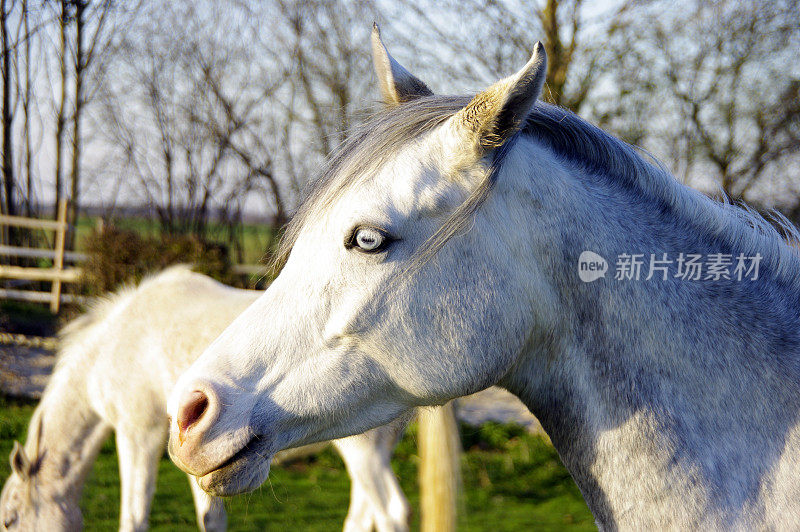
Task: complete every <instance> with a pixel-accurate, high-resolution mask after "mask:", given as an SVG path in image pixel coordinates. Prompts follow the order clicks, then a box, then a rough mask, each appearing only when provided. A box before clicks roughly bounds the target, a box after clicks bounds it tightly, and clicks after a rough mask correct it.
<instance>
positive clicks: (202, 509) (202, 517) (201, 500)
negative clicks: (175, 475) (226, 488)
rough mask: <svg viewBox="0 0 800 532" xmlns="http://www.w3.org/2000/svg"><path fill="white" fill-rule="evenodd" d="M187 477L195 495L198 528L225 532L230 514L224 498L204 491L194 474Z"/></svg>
mask: <svg viewBox="0 0 800 532" xmlns="http://www.w3.org/2000/svg"><path fill="white" fill-rule="evenodd" d="M187 477H189V486H191V488H192V497H194V509H195V513H196V514H197V526H198V528H199V529H200V530H202V532H223V531H224V530H225V529H226V528H227V527H228V514H226V513H225V505H224V504H223V503H222V499H220V498H219V497H214V496H212V495H209V494H208V493H206V492H205V491H203V489H202V488H201V487H200V485H199V484H198V483H197V480H196V479H195V478H194V477H193V476H191V475H187Z"/></svg>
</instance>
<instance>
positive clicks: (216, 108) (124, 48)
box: [104, 1, 287, 235]
mask: <svg viewBox="0 0 800 532" xmlns="http://www.w3.org/2000/svg"><path fill="white" fill-rule="evenodd" d="M194 5H195V3H194V2H189V1H184V2H174V3H172V4H171V5H170V6H169V7H166V6H163V5H161V4H156V3H153V4H147V5H145V7H144V13H143V16H140V17H138V21H137V27H135V28H131V31H129V32H128V33H127V34H126V35H123V36H122V38H121V39H120V42H119V43H117V44H116V51H115V54H116V59H115V61H116V62H115V65H114V66H115V77H114V80H113V81H112V82H111V85H110V86H109V87H108V90H107V93H106V94H105V97H104V102H105V112H104V129H105V133H106V135H107V137H108V139H109V140H110V144H111V145H112V146H114V147H116V149H117V155H118V166H119V171H120V173H121V175H125V176H132V177H135V180H136V185H135V186H134V187H132V188H133V189H134V190H135V191H136V192H137V193H138V194H140V195H141V196H142V197H143V198H144V199H145V200H146V201H147V202H148V203H149V204H150V205H151V206H152V207H153V209H154V210H155V212H156V214H157V216H158V218H159V220H160V222H161V225H162V227H163V228H164V230H166V231H169V232H195V233H197V234H199V235H207V234H208V232H209V229H210V228H209V224H208V221H209V218H210V216H211V214H212V212H213V211H215V210H222V216H221V218H222V219H224V220H227V221H230V222H231V223H238V222H237V220H238V221H240V219H241V211H242V204H243V203H244V201H245V200H246V198H247V196H248V195H249V194H250V193H251V192H253V191H257V190H267V191H269V195H270V198H271V200H272V204H273V207H274V209H275V213H276V217H277V218H278V219H279V221H281V222H282V221H285V219H286V216H287V208H286V204H285V201H284V199H283V191H282V189H281V188H282V187H281V185H280V183H279V180H278V179H277V177H276V175H275V173H274V169H273V159H272V155H271V151H270V147H269V145H268V143H267V142H265V141H264V140H263V139H264V138H269V137H270V134H269V132H267V131H264V123H265V122H266V120H267V119H266V117H265V112H266V111H267V110H268V109H269V107H270V105H269V102H270V98H272V96H273V94H274V92H275V90H276V89H277V88H278V87H279V86H280V85H281V84H282V83H283V76H277V75H275V76H269V75H268V74H267V73H265V72H264V71H263V70H262V69H261V67H259V60H258V58H257V54H256V52H255V51H254V49H253V47H252V45H251V44H252V42H253V35H254V34H255V33H257V31H258V29H259V27H258V25H257V21H254V20H252V13H251V12H250V11H249V9H248V6H246V5H239V6H237V7H236V8H235V9H232V8H229V7H230V6H228V9H224V8H222V7H219V6H215V5H213V4H209V5H208V6H206V7H208V8H209V9H208V10H203V11H195V10H194ZM222 10H224V11H225V12H226V16H228V17H234V18H236V19H237V20H239V21H240V22H242V25H241V26H239V32H238V33H236V34H232V33H231V32H227V31H224V30H223V31H219V28H217V27H216V25H215V24H214V23H213V20H215V19H216V20H219V18H221V11H222ZM156 11H157V12H158V16H152V17H148V16H147V14H148V13H153V12H156ZM178 19H179V20H181V21H182V28H181V29H179V30H176V28H175V26H174V24H173V21H174V20H178ZM270 77H272V80H270V79H269V78H270ZM228 229H229V233H233V232H235V231H233V230H232V229H231V228H230V227H229V228H228Z"/></svg>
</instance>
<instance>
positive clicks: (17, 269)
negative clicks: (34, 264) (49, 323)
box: [0, 199, 80, 313]
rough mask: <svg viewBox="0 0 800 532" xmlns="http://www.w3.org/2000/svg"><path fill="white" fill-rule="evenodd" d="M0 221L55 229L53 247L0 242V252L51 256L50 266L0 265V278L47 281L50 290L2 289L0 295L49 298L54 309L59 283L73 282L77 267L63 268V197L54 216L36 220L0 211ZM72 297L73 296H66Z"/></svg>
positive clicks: (60, 299) (17, 297) (64, 228)
mask: <svg viewBox="0 0 800 532" xmlns="http://www.w3.org/2000/svg"><path fill="white" fill-rule="evenodd" d="M0 225H6V226H11V227H24V228H28V229H44V230H46V231H55V239H54V240H55V245H54V247H53V249H27V248H19V247H17V246H6V245H4V246H2V248H3V252H2V253H1V254H2V255H5V256H17V257H27V258H52V260H53V267H52V268H26V267H22V266H6V265H0V278H6V279H24V280H28V281H50V282H51V289H50V292H37V291H32V290H11V289H2V291H0V295H2V296H4V297H6V298H9V299H21V300H24V301H41V302H47V301H49V302H50V310H51V311H52V312H53V313H56V312H58V308H59V306H60V305H61V301H62V300H66V299H68V298H65V297H64V295H62V294H61V283H74V282H76V281H77V280H78V278H79V277H80V270H78V269H77V268H64V258H65V253H66V252H65V250H64V243H65V239H66V234H67V229H68V228H69V226H68V225H67V201H66V200H63V199H62V200H61V201H59V202H58V216H57V217H56V219H55V220H40V219H38V218H25V217H23V216H9V215H6V214H3V215H0ZM69 299H74V298H69Z"/></svg>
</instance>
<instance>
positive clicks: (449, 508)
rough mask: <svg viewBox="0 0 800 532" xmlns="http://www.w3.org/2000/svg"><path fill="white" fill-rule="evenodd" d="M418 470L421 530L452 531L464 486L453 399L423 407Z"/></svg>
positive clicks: (420, 421)
mask: <svg viewBox="0 0 800 532" xmlns="http://www.w3.org/2000/svg"><path fill="white" fill-rule="evenodd" d="M419 454H420V459H421V464H420V470H419V484H420V508H421V510H420V511H421V516H420V517H421V521H422V526H421V530H422V532H452V531H454V530H455V529H456V507H457V503H458V493H459V491H460V489H459V488H460V486H461V441H460V438H459V434H458V425H457V423H456V418H455V414H454V413H453V403H452V402H450V403H447V404H446V405H444V406H442V407H437V408H425V409H420V413H419Z"/></svg>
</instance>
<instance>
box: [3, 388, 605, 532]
mask: <svg viewBox="0 0 800 532" xmlns="http://www.w3.org/2000/svg"><path fill="white" fill-rule="evenodd" d="M34 404H35V403H33V402H29V401H18V400H11V399H3V398H2V396H0V454H2V456H3V457H6V456H8V454H9V453H10V451H11V447H12V443H13V440H14V439H15V438H19V437H20V436H21V435H23V434H24V433H25V431H26V428H27V423H28V419H29V418H30V415H31V413H32V411H33V406H34ZM462 441H463V443H464V446H465V449H466V453H465V454H464V457H463V461H462V474H463V478H464V491H463V493H462V497H461V503H460V508H459V530H464V531H476V532H477V531H491V532H502V531H513V532H517V531H519V530H530V529H536V530H545V531H547V530H553V531H555V530H595V528H594V522H593V519H592V516H591V514H590V513H589V510H588V509H587V507H586V504H585V503H584V502H583V499H582V498H581V495H580V493H579V492H578V489H577V487H576V486H575V484H574V483H573V482H572V479H571V478H570V477H569V475H568V474H567V472H566V470H565V469H564V467H563V466H562V465H561V462H560V461H559V459H558V456H557V455H556V452H555V450H553V448H552V446H551V445H550V444H549V443H548V442H547V441H546V440H544V439H543V438H541V437H538V436H531V435H529V434H527V433H525V432H524V431H523V430H522V429H521V428H519V427H517V426H514V425H499V424H493V423H488V424H486V425H484V426H483V427H480V428H469V427H464V428H463V430H462ZM416 452H417V450H416V440H415V434H414V427H413V426H412V427H411V428H410V429H409V431H408V432H407V434H406V436H405V437H404V439H403V441H402V442H401V443H400V446H399V447H398V449H397V452H396V453H395V458H394V461H393V465H394V468H395V471H396V472H397V474H398V476H399V477H400V481H401V484H402V486H403V490H404V491H405V493H406V495H407V496H408V498H409V501H410V502H411V504H412V506H413V507H414V521H413V523H412V529H414V530H418V529H419V511H418V488H417V483H416V475H417V465H418V456H417V454H416ZM9 472H10V468H9V465H8V460H6V459H5V458H3V459H2V460H0V483H2V482H5V479H6V478H7V477H8V475H9ZM348 500H349V480H348V477H347V473H346V472H345V471H344V466H343V464H342V462H341V460H340V459H339V457H338V455H336V453H335V452H334V451H332V450H330V449H328V450H326V451H324V452H322V453H321V454H319V455H317V456H316V457H313V458H311V459H307V460H303V461H299V462H296V463H293V464H291V465H289V466H286V467H281V468H274V469H273V470H272V472H271V473H270V480H269V482H267V483H266V484H265V485H264V486H262V487H261V488H260V489H259V490H257V491H256V492H254V493H252V494H248V495H243V496H239V497H235V498H233V499H231V500H229V501H227V503H226V504H227V508H228V514H229V520H228V523H229V529H230V530H284V531H288V530H291V531H295V530H303V531H305V530H308V531H333V530H340V529H341V525H342V523H343V521H344V517H345V514H346V513H347V505H348ZM81 506H82V509H83V514H84V523H85V525H86V529H87V530H90V531H95V530H98V531H106V530H108V531H111V530H116V529H117V519H118V515H119V476H118V473H117V460H116V453H115V450H114V444H113V439H112V441H109V442H108V443H106V445H105V446H104V447H103V450H102V452H101V454H100V457H99V458H98V460H97V463H96V464H95V467H94V470H93V472H92V473H91V475H90V478H89V482H88V484H87V486H86V489H85V490H84V494H83V499H82V503H81ZM150 524H151V528H152V529H153V530H163V531H167V530H170V531H174V530H193V529H195V521H194V510H193V507H192V500H191V494H190V492H189V486H188V483H187V480H186V477H185V476H184V475H183V474H182V473H181V472H180V471H178V469H177V468H176V467H175V466H173V465H172V463H171V462H170V461H169V460H168V459H167V458H166V457H164V458H163V459H162V461H161V464H160V468H159V478H158V488H157V490H156V496H155V500H154V502H153V512H152V515H151V519H150Z"/></svg>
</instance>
